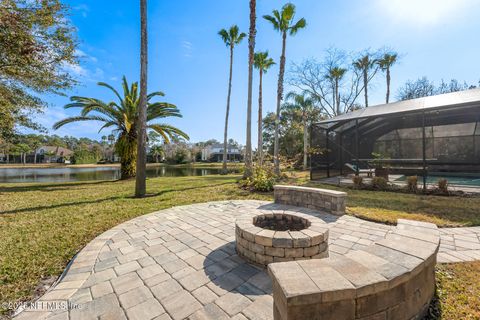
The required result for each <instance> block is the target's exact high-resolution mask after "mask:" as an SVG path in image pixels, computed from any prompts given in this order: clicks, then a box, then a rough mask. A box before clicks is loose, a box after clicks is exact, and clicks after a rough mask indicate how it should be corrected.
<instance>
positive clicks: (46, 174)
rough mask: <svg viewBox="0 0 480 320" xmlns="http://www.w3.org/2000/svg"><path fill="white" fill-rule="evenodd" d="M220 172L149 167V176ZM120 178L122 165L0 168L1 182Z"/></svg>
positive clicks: (202, 174) (216, 171)
mask: <svg viewBox="0 0 480 320" xmlns="http://www.w3.org/2000/svg"><path fill="white" fill-rule="evenodd" d="M219 173H220V168H218V169H217V168H195V167H187V168H178V167H171V166H155V167H147V177H185V176H205V175H210V174H219ZM119 178H120V167H93V168H85V167H84V168H75V167H62V168H0V183H7V182H67V181H91V180H117V179H119Z"/></svg>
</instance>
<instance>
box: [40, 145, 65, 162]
mask: <svg viewBox="0 0 480 320" xmlns="http://www.w3.org/2000/svg"><path fill="white" fill-rule="evenodd" d="M35 153H36V155H37V162H47V163H48V162H65V160H68V159H69V158H70V157H71V156H72V155H73V151H72V150H70V149H67V148H64V147H56V146H41V147H39V148H38V149H37V150H36V152H35Z"/></svg>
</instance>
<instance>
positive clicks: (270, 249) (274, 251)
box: [265, 247, 285, 257]
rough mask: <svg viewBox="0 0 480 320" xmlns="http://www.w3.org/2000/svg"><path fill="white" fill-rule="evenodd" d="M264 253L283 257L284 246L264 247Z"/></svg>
mask: <svg viewBox="0 0 480 320" xmlns="http://www.w3.org/2000/svg"><path fill="white" fill-rule="evenodd" d="M265 254H266V255H268V256H274V257H285V249H284V248H274V247H265Z"/></svg>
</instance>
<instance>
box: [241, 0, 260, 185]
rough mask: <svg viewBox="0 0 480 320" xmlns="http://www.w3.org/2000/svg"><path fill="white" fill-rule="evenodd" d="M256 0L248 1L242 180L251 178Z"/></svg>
mask: <svg viewBox="0 0 480 320" xmlns="http://www.w3.org/2000/svg"><path fill="white" fill-rule="evenodd" d="M256 6H257V2H256V0H250V30H249V33H248V97H247V134H246V140H247V141H246V146H245V172H244V174H243V176H244V178H248V177H250V176H252V173H253V167H252V166H253V164H252V86H253V63H254V61H253V60H254V54H255V33H256V32H257V30H256V29H255V22H256V21H255V20H256V19H257V14H256Z"/></svg>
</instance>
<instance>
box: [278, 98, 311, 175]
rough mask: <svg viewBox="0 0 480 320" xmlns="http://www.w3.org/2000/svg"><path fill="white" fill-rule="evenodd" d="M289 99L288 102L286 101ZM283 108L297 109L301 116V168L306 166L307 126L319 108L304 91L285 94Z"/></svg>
mask: <svg viewBox="0 0 480 320" xmlns="http://www.w3.org/2000/svg"><path fill="white" fill-rule="evenodd" d="M288 100H290V102H288ZM283 107H284V108H285V109H287V110H288V109H290V110H297V111H299V112H300V114H301V117H302V126H303V170H307V167H308V128H309V127H310V124H311V123H312V122H313V121H314V120H315V119H316V118H317V117H318V115H319V110H318V108H316V107H315V104H314V100H313V98H311V97H310V96H309V95H308V94H307V93H306V92H303V93H302V94H298V93H296V92H290V93H288V94H287V102H286V103H285V104H284V105H283Z"/></svg>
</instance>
